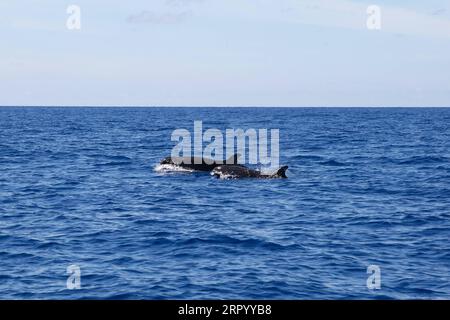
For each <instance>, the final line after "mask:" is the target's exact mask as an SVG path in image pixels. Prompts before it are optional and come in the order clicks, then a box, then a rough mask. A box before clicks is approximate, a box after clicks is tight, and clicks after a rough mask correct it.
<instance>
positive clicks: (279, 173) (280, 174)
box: [274, 166, 289, 178]
mask: <svg viewBox="0 0 450 320" xmlns="http://www.w3.org/2000/svg"><path fill="white" fill-rule="evenodd" d="M288 168H289V167H288V166H283V167H281V168H280V169H278V170H277V172H276V173H275V174H274V176H276V177H281V178H287V176H286V170H287V169H288Z"/></svg>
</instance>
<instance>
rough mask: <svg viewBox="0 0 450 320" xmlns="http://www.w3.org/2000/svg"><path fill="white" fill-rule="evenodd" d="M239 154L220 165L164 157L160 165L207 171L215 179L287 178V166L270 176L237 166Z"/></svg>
mask: <svg viewBox="0 0 450 320" xmlns="http://www.w3.org/2000/svg"><path fill="white" fill-rule="evenodd" d="M239 157H240V155H239V154H235V155H233V156H232V157H230V158H229V159H227V160H225V161H221V162H222V163H216V162H215V161H214V160H212V159H208V158H196V157H176V158H175V157H166V158H164V159H163V160H161V162H160V164H161V165H173V166H178V167H181V168H183V169H188V170H195V171H208V172H211V175H213V176H215V177H217V178H224V177H228V178H259V179H276V178H287V176H286V170H287V169H288V166H283V167H281V168H279V169H278V170H277V171H276V172H274V173H272V174H265V173H262V172H261V171H258V170H253V169H249V168H247V167H246V166H244V165H241V164H238V158H239Z"/></svg>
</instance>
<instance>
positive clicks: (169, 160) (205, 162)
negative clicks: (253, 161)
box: [159, 153, 241, 172]
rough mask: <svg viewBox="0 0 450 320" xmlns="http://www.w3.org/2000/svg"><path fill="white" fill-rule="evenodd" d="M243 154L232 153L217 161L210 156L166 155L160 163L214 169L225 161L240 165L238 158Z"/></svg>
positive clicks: (198, 169)
mask: <svg viewBox="0 0 450 320" xmlns="http://www.w3.org/2000/svg"><path fill="white" fill-rule="evenodd" d="M240 156H241V155H240V154H239V153H236V154H234V155H232V156H231V157H230V158H228V159H226V160H225V161H223V160H221V161H215V160H213V159H208V158H199V157H170V156H169V157H165V158H164V159H162V160H161V161H160V163H159V164H169V165H173V166H178V167H181V168H184V169H189V170H194V171H208V172H210V171H212V170H213V169H214V168H216V167H218V166H220V165H223V164H224V163H226V164H230V165H235V166H236V167H240V166H241V165H239V164H238V159H239V157H240Z"/></svg>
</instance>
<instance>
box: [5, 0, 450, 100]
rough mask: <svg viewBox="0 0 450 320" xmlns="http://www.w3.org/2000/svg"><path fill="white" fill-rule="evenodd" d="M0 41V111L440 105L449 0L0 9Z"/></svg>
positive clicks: (449, 50) (446, 77) (76, 0)
mask: <svg viewBox="0 0 450 320" xmlns="http://www.w3.org/2000/svg"><path fill="white" fill-rule="evenodd" d="M71 5H75V6H77V7H78V8H79V9H80V16H79V17H80V19H79V21H80V29H69V28H68V27H67V21H68V19H72V18H74V16H73V11H71V12H69V13H68V12H67V9H68V7H69V6H71ZM371 5H375V6H377V7H378V8H379V9H380V18H381V20H380V24H379V26H380V29H376V30H373V29H369V28H368V27H367V21H368V19H372V18H374V17H375V16H373V15H372V14H373V11H369V13H368V11H367V9H368V7H369V6H371ZM375 18H376V17H375ZM70 21H73V20H70ZM70 21H69V22H70ZM369 21H373V20H369ZM0 39H1V44H0V106H11V105H19V106H298V107H315V106H327V107H341V106H342V107H358V106H370V107H371V106H374V107H416V106H430V107H431V106H434V107H444V106H450V0H427V1H423V0H420V1H419V0H390V1H387V0H371V1H359V0H358V1H357V0H147V1H144V0H127V1H116V0H108V1H106V0H96V1H92V0H70V1H64V0H8V1H5V0H0Z"/></svg>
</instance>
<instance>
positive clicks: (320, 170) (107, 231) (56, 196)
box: [0, 108, 450, 299]
mask: <svg viewBox="0 0 450 320" xmlns="http://www.w3.org/2000/svg"><path fill="white" fill-rule="evenodd" d="M194 120H202V121H203V126H204V130H206V129H208V128H218V129H221V130H225V129H226V128H243V129H247V128H268V129H270V128H279V129H280V153H281V164H286V165H289V170H288V171H287V175H288V176H289V178H288V179H280V180H252V179H247V180H220V179H215V178H213V177H211V176H210V175H208V174H207V173H206V174H205V173H203V174H202V173H189V174H187V173H178V174H174V173H172V174H163V173H161V172H156V171H155V170H154V168H155V165H156V164H157V163H158V162H159V160H160V159H161V158H163V157H164V156H166V155H169V154H170V151H171V149H172V147H173V146H174V142H171V140H170V135H171V133H172V131H173V130H174V129H176V128H186V129H189V130H191V131H192V130H193V122H194ZM449 238H450V109H427V108H423V109H365V108H360V109H351V108H348V109H328V108H318V109H315V108H298V109H293V108H0V298H1V299H206V298H210V299H416V298H431V299H441V298H450V244H449ZM72 264H76V265H78V266H79V267H80V268H81V289H80V290H68V289H67V288H66V280H67V277H68V274H67V273H66V268H67V267H68V266H69V265H72ZM369 265H378V266H379V267H380V269H381V289H379V290H369V289H368V288H367V285H366V281H367V278H368V276H369V274H367V267H368V266H369Z"/></svg>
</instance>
